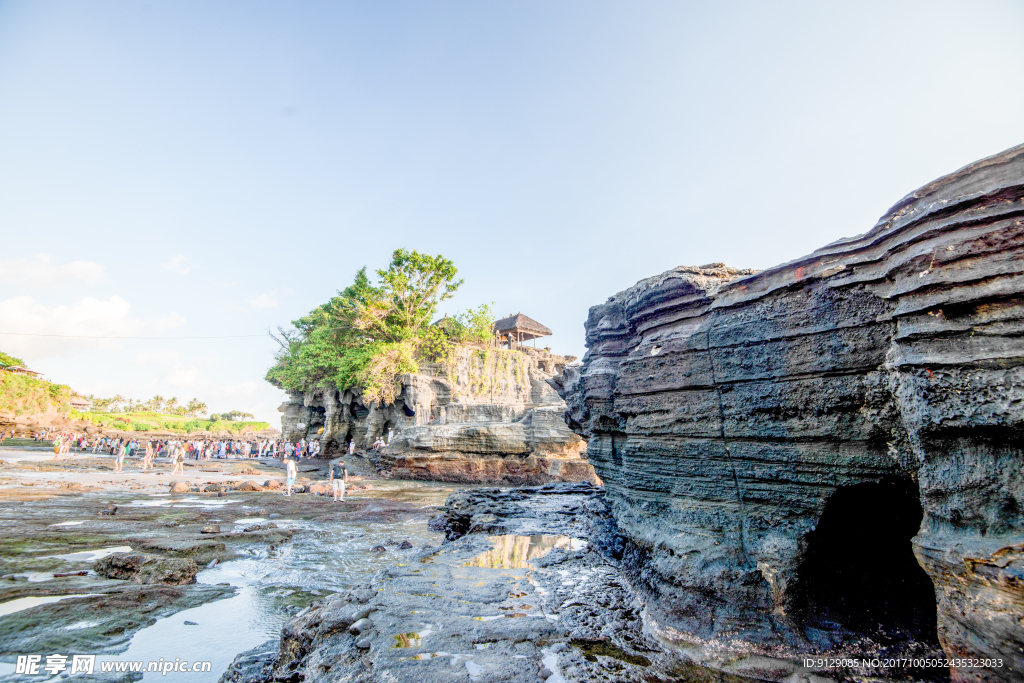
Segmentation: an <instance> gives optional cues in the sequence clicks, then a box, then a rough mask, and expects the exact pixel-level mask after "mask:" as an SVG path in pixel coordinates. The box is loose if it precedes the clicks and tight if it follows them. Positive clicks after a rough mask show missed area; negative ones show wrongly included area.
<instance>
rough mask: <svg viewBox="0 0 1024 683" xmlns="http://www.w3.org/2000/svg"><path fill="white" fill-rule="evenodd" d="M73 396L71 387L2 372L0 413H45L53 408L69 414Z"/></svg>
mask: <svg viewBox="0 0 1024 683" xmlns="http://www.w3.org/2000/svg"><path fill="white" fill-rule="evenodd" d="M9 357H10V356H8V358H9ZM14 360H17V359H14ZM73 395H74V392H72V391H71V387H67V386H65V385H63V384H54V383H53V382H47V381H46V380H45V379H36V378H35V377H32V376H30V375H23V374H17V373H14V372H7V371H2V372H0V412H3V413H10V414H14V415H24V414H26V413H29V414H31V413H45V412H46V411H48V410H50V409H51V408H56V409H57V410H58V411H59V412H62V413H63V412H67V411H68V410H69V409H70V407H71V406H70V403H69V402H70V401H71V397H72V396H73Z"/></svg>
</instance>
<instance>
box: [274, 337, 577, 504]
mask: <svg viewBox="0 0 1024 683" xmlns="http://www.w3.org/2000/svg"><path fill="white" fill-rule="evenodd" d="M572 360H574V359H573V358H571V357H566V356H558V355H555V354H552V353H550V352H547V351H543V350H534V349H526V350H524V351H508V350H499V349H473V348H464V349H461V350H460V351H459V353H458V354H457V359H456V362H455V363H454V366H453V367H451V368H442V367H439V366H436V365H434V364H429V363H425V364H423V365H422V367H421V368H420V373H419V374H410V375H405V376H404V377H403V378H402V391H401V393H400V395H399V397H398V400H397V401H395V403H394V404H393V405H390V406H380V405H378V404H376V403H371V404H370V405H364V404H363V402H362V398H361V396H360V395H359V393H358V392H354V391H336V390H333V389H321V390H317V391H315V392H311V393H309V394H306V395H300V394H297V393H296V394H292V395H291V400H290V401H289V402H288V403H285V404H284V405H283V406H281V412H282V413H283V417H282V428H283V431H284V434H285V438H290V439H298V438H300V437H303V436H304V437H305V438H307V439H310V438H320V439H321V442H322V444H323V445H324V446H325V452H327V453H338V452H343V451H344V450H345V449H346V447H347V445H348V443H349V441H353V440H354V441H355V444H356V447H357V448H358V449H359V451H360V452H365V451H367V450H368V449H369V447H370V446H371V445H372V443H373V442H374V440H375V439H376V438H377V437H378V436H386V435H387V434H388V431H389V430H391V431H392V432H393V434H394V438H393V439H392V440H391V442H390V443H389V444H388V446H387V447H386V448H385V449H383V450H382V451H380V452H379V453H377V452H374V453H372V454H371V455H372V457H373V458H374V462H375V464H376V465H377V467H378V469H379V470H381V472H382V473H383V474H384V475H385V476H393V477H399V478H404V479H428V480H434V481H452V482H481V483H483V482H489V483H505V484H515V485H524V484H525V485H530V484H544V483H547V482H551V481H592V482H596V481H597V480H596V477H595V476H594V470H593V468H592V467H590V465H589V463H587V461H586V457H585V453H586V443H585V442H584V441H583V440H582V439H581V438H580V437H579V436H578V435H576V434H575V433H574V432H572V431H571V430H570V429H568V428H567V427H566V425H565V422H564V421H563V420H562V413H563V412H564V410H565V403H564V402H563V401H562V399H561V398H560V397H559V396H558V394H557V392H556V391H555V389H554V388H553V387H552V385H551V384H550V383H549V381H550V380H552V379H553V378H555V377H557V376H558V373H560V372H561V371H562V369H563V368H564V367H565V366H566V365H567V364H568V363H569V362H571V361H572ZM300 425H301V426H300ZM320 429H323V432H322V433H319V431H320Z"/></svg>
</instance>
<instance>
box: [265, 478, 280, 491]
mask: <svg viewBox="0 0 1024 683" xmlns="http://www.w3.org/2000/svg"><path fill="white" fill-rule="evenodd" d="M263 488H265V489H270V490H271V491H276V490H277V489H279V488H281V482H279V481H277V480H276V479H267V480H266V481H265V482H263Z"/></svg>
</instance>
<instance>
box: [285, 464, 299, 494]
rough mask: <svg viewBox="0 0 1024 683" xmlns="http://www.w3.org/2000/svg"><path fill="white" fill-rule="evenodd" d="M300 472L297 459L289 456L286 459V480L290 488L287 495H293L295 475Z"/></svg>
mask: <svg viewBox="0 0 1024 683" xmlns="http://www.w3.org/2000/svg"><path fill="white" fill-rule="evenodd" d="M296 474H298V468H297V467H295V461H294V460H292V459H291V458H289V457H285V459H284V477H285V479H284V481H285V485H286V486H287V488H288V492H287V493H286V494H285V495H288V496H290V495H292V485H293V484H294V483H295V475H296Z"/></svg>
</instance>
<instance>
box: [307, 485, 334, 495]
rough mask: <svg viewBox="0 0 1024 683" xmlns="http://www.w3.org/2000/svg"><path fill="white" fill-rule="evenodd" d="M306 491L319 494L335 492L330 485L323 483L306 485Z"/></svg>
mask: <svg viewBox="0 0 1024 683" xmlns="http://www.w3.org/2000/svg"><path fill="white" fill-rule="evenodd" d="M306 492H307V493H313V494H315V495H318V496H330V495H333V493H334V492H333V490H332V489H331V487H330V486H328V485H327V484H322V483H316V484H310V485H309V486H307V487H306Z"/></svg>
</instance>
